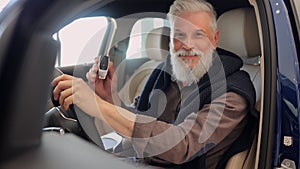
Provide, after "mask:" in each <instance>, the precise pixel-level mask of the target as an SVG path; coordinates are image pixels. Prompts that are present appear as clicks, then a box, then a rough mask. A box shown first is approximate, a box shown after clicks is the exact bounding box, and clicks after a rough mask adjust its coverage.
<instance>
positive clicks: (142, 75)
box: [119, 27, 170, 105]
mask: <svg viewBox="0 0 300 169" xmlns="http://www.w3.org/2000/svg"><path fill="white" fill-rule="evenodd" d="M169 34H170V30H169V28H168V27H160V28H156V29H153V30H152V31H150V32H149V33H148V35H147V37H146V54H147V57H148V58H149V59H150V61H147V62H145V63H144V64H142V65H141V66H140V67H139V68H138V69H137V70H136V71H135V72H134V73H133V75H132V76H131V77H130V78H129V80H128V81H127V82H126V83H125V85H124V86H123V87H122V88H121V90H120V91H119V97H120V98H121V100H122V101H123V103H124V104H127V105H130V104H132V103H133V102H134V99H135V98H136V97H137V96H138V95H139V94H140V93H141V91H142V89H143V87H144V84H145V83H146V80H147V79H148V77H149V75H150V74H151V72H152V71H153V70H154V69H155V68H156V67H157V65H158V64H160V63H161V62H162V61H163V60H165V58H166V57H167V55H168V54H169Z"/></svg>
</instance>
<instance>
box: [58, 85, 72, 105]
mask: <svg viewBox="0 0 300 169" xmlns="http://www.w3.org/2000/svg"><path fill="white" fill-rule="evenodd" d="M59 104H60V105H61V108H62V109H64V110H67V109H69V106H70V105H71V104H73V95H72V88H68V89H66V90H64V91H62V92H61V93H60V97H59Z"/></svg>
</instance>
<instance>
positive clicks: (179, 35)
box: [174, 33, 185, 39]
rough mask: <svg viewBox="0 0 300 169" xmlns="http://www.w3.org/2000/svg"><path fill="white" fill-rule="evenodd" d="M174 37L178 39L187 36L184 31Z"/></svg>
mask: <svg viewBox="0 0 300 169" xmlns="http://www.w3.org/2000/svg"><path fill="white" fill-rule="evenodd" d="M174 37H175V38H176V39H183V38H184V37H185V35H184V34H183V33H175V35H174Z"/></svg>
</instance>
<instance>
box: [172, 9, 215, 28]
mask: <svg viewBox="0 0 300 169" xmlns="http://www.w3.org/2000/svg"><path fill="white" fill-rule="evenodd" d="M210 23H211V17H210V15H209V14H208V13H207V12H203V11H201V12H183V13H180V14H178V15H177V16H175V17H174V20H173V24H172V25H173V27H174V28H184V27H192V28H193V29H206V28H207V26H209V25H210Z"/></svg>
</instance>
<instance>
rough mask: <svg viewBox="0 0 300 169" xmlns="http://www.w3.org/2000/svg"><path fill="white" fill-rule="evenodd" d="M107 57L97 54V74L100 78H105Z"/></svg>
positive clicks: (107, 63)
mask: <svg viewBox="0 0 300 169" xmlns="http://www.w3.org/2000/svg"><path fill="white" fill-rule="evenodd" d="M109 61H110V59H109V57H108V56H105V55H104V56H99V63H98V67H99V69H98V76H99V78H100V79H105V78H106V76H107V72H108V65H109Z"/></svg>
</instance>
